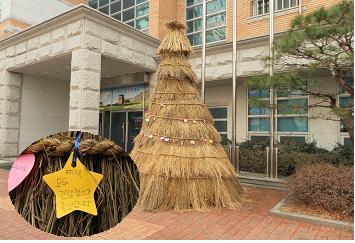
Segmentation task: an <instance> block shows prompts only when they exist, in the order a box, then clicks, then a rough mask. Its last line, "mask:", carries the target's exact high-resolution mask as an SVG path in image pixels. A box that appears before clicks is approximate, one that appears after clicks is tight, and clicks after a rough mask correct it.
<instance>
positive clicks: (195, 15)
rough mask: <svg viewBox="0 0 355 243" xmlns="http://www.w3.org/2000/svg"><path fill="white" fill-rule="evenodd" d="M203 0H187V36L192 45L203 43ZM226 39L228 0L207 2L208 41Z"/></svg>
mask: <svg viewBox="0 0 355 243" xmlns="http://www.w3.org/2000/svg"><path fill="white" fill-rule="evenodd" d="M202 15H203V9H202V0H186V26H187V30H186V36H187V38H188V39H189V41H190V43H191V45H193V46H197V45H201V43H202ZM225 39H226V0H207V2H206V43H213V42H219V41H224V40H225Z"/></svg>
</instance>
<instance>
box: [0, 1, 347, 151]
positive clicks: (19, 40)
mask: <svg viewBox="0 0 355 243" xmlns="http://www.w3.org/2000/svg"><path fill="white" fill-rule="evenodd" d="M51 1H53V2H60V3H61V4H65V5H67V6H69V7H68V8H67V9H64V8H63V9H60V11H59V10H58V12H56V13H54V12H53V16H54V15H56V14H59V15H57V16H55V17H52V18H49V17H50V16H48V15H47V16H45V17H44V16H42V17H43V19H41V20H38V21H37V22H36V21H33V20H31V19H24V18H23V16H24V15H23V14H22V13H23V12H21V11H18V14H19V15H16V11H15V9H16V7H13V9H14V11H10V12H11V14H7V15H6V14H5V12H6V10H5V7H6V6H7V5H6V3H11V4H12V5H14V6H16V2H18V3H19V4H20V5H21V6H24V5H22V4H24V2H26V3H27V1H19V0H17V1H16V0H12V1H11V0H2V5H0V6H2V7H0V9H1V13H2V16H4V18H3V17H1V20H2V23H1V24H0V31H2V33H3V32H4V29H6V28H8V27H6V26H8V25H14V26H16V27H17V28H19V29H26V30H24V31H21V32H18V33H16V34H14V35H12V36H8V37H6V38H5V39H3V40H1V41H0V64H1V65H0V85H1V91H2V92H0V102H1V107H2V110H0V114H1V124H0V126H1V130H0V131H1V132H0V157H7V156H15V155H17V154H18V153H19V152H21V151H22V150H23V149H24V148H25V147H26V146H28V145H29V144H30V143H31V142H33V141H34V140H35V139H38V138H40V137H43V136H45V135H49V134H51V133H54V132H57V131H63V130H67V129H70V130H76V129H80V130H82V131H89V132H93V133H98V132H99V133H100V134H102V135H104V136H105V137H110V138H111V139H113V140H115V141H116V142H117V143H118V144H120V145H121V146H122V147H125V148H126V149H127V150H129V149H130V148H131V143H132V138H133V137H134V135H135V134H136V133H137V132H138V131H139V129H140V124H141V121H142V113H143V111H142V110H143V106H144V105H146V101H147V97H149V93H150V92H149V91H151V90H152V89H153V88H154V85H155V81H154V72H155V71H156V68H157V64H156V61H155V59H154V55H155V49H156V48H157V46H158V45H159V39H161V38H162V37H163V36H164V34H165V32H166V28H165V22H166V21H168V20H173V19H177V20H180V21H182V22H184V23H186V25H187V31H186V34H187V36H188V38H189V40H190V42H191V44H192V45H193V46H194V53H193V55H192V56H191V58H190V59H189V61H190V63H191V65H192V67H193V69H194V71H195V72H196V74H197V76H198V77H199V76H200V73H201V16H202V1H201V0H175V1H167V0H154V1H152V0H92V1H89V2H87V1H59V0H57V1H54V0H51ZM31 2H32V1H31ZM33 2H37V3H38V4H40V3H42V4H43V6H44V5H45V4H44V2H46V4H47V5H48V2H49V1H41V0H38V1H33ZM83 2H84V4H82V5H79V6H76V7H74V8H72V5H75V4H80V3H83ZM338 2H340V1H339V0H332V1H325V0H322V1H319V0H318V1H316V0H303V1H298V0H276V1H275V5H276V6H275V9H276V10H275V35H279V34H282V33H283V32H284V31H286V30H287V29H288V27H289V24H290V21H291V20H292V19H293V18H294V17H295V16H297V15H299V14H306V13H309V12H311V11H313V10H315V9H317V8H319V7H320V6H325V7H329V6H331V5H333V4H336V3H338ZM232 8H233V1H232V0H208V1H207V32H206V39H207V50H206V104H207V106H208V107H209V109H210V110H211V112H212V114H213V116H214V118H215V125H216V128H217V130H218V131H219V132H220V134H221V135H222V136H224V137H226V138H231V126H232V124H231V120H232V43H231V42H232V32H233V28H232V18H233V15H232ZM237 9H238V11H237V34H238V43H237V45H238V59H237V63H238V66H237V67H238V68H237V76H238V78H237V83H238V84H237V90H238V91H237V96H238V102H237V117H236V120H237V131H236V135H237V140H238V141H240V142H242V141H245V140H262V139H267V138H268V129H269V119H268V114H267V113H265V112H262V111H260V110H258V109H255V108H253V107H250V106H249V105H248V96H259V97H265V99H266V100H267V99H268V98H267V97H268V96H267V95H265V94H264V93H263V92H256V91H254V90H248V89H247V88H246V87H245V85H244V80H245V79H246V78H247V77H250V76H251V75H253V74H254V73H255V72H262V71H265V68H264V67H263V65H262V63H261V61H260V58H261V57H263V56H265V55H268V50H269V46H268V44H269V14H268V13H269V0H242V1H238V7H237ZM42 11H44V10H42ZM33 24H35V25H33ZM31 25H33V26H32V27H30V26H31ZM15 32H16V31H15ZM317 79H319V80H321V84H318V86H319V87H317V88H319V89H321V90H327V91H329V92H333V91H334V92H335V91H337V90H338V89H339V87H338V86H337V84H336V83H335V81H334V80H333V78H332V77H331V76H330V75H325V74H323V75H322V76H319V77H317ZM340 96H341V97H339V100H340V101H341V100H342V99H348V95H347V94H343V95H340ZM139 99H140V100H141V101H140V102H137V100H139ZM310 99H311V98H310V97H307V96H302V95H294V96H292V97H278V98H277V102H280V103H282V102H286V103H287V102H291V103H292V102H303V103H307V102H310ZM132 101H135V103H133V102H132ZM322 112H324V110H322V109H321V108H318V109H313V110H310V111H308V113H307V114H311V113H312V114H317V113H322ZM307 114H306V115H305V114H288V115H287V116H285V115H283V114H276V118H275V122H276V127H277V139H278V141H279V142H283V141H285V140H295V141H309V142H310V141H316V142H317V144H318V145H319V146H322V147H325V148H328V149H331V148H332V147H333V146H334V145H335V144H336V143H341V144H344V143H345V144H346V143H349V138H348V135H347V133H346V131H345V130H344V128H343V126H342V124H341V123H340V122H339V121H329V120H322V119H308V117H307Z"/></svg>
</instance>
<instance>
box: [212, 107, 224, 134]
mask: <svg viewBox="0 0 355 243" xmlns="http://www.w3.org/2000/svg"><path fill="white" fill-rule="evenodd" d="M208 110H209V111H210V112H211V115H212V117H213V121H214V125H215V127H216V129H217V131H218V133H219V134H220V135H221V136H222V137H224V138H227V127H228V119H227V114H228V112H227V107H210V108H208Z"/></svg>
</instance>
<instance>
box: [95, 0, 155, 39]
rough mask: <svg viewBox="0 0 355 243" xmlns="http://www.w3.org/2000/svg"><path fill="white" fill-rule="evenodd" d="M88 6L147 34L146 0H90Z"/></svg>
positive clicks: (147, 3) (147, 9)
mask: <svg viewBox="0 0 355 243" xmlns="http://www.w3.org/2000/svg"><path fill="white" fill-rule="evenodd" d="M88 5H89V6H90V7H92V8H95V9H98V10H99V11H100V12H103V13H105V14H107V15H110V16H111V17H113V18H115V19H117V20H119V21H122V22H124V23H126V24H128V25H130V26H132V27H134V28H136V29H139V30H141V31H143V32H145V33H147V32H148V23H149V17H148V14H149V1H148V0H91V1H89V2H88Z"/></svg>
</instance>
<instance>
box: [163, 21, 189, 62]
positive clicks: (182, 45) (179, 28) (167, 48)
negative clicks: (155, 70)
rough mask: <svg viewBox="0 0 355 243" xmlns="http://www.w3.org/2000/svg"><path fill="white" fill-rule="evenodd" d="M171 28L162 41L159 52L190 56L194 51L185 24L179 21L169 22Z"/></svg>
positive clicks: (166, 54) (168, 54) (169, 54)
mask: <svg viewBox="0 0 355 243" xmlns="http://www.w3.org/2000/svg"><path fill="white" fill-rule="evenodd" d="M167 27H168V29H169V31H168V33H167V34H166V36H165V37H164V38H163V40H162V41H161V44H160V46H159V48H158V50H157V53H158V54H159V55H162V56H170V57H171V56H188V55H190V53H191V52H192V47H191V45H190V42H189V40H188V39H187V38H186V36H185V34H184V30H185V26H184V25H183V24H181V23H179V22H177V21H172V22H169V23H168V24H167Z"/></svg>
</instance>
